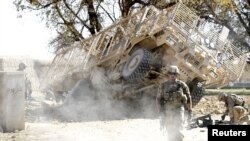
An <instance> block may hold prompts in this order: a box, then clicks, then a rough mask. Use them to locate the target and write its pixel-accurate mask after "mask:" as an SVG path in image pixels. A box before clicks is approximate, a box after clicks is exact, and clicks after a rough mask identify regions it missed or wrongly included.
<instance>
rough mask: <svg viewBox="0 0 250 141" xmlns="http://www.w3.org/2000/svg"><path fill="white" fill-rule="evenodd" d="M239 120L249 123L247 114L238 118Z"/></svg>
mask: <svg viewBox="0 0 250 141" xmlns="http://www.w3.org/2000/svg"><path fill="white" fill-rule="evenodd" d="M240 122H241V123H244V122H246V123H247V124H248V125H250V119H249V116H248V115H245V116H243V117H242V118H240Z"/></svg>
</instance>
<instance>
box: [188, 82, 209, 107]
mask: <svg viewBox="0 0 250 141" xmlns="http://www.w3.org/2000/svg"><path fill="white" fill-rule="evenodd" d="M188 86H189V90H190V94H191V99H192V106H193V107H195V106H196V105H197V104H198V103H199V102H200V100H201V98H202V97H203V95H204V93H205V88H204V87H203V86H202V84H201V83H200V82H199V80H198V79H197V78H195V79H194V80H193V81H192V82H190V83H189V85H188Z"/></svg>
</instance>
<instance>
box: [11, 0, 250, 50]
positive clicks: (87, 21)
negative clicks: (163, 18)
mask: <svg viewBox="0 0 250 141" xmlns="http://www.w3.org/2000/svg"><path fill="white" fill-rule="evenodd" d="M176 2H178V0H169V1H166V0H15V1H14V3H15V5H16V7H17V10H18V11H19V12H21V11H24V10H30V11H31V12H39V14H38V15H39V16H40V18H41V19H42V20H45V21H46V25H47V26H48V27H50V28H51V29H53V30H54V31H56V32H57V33H58V36H57V37H56V38H55V39H53V40H52V41H51V45H52V46H53V47H55V48H56V49H55V50H58V49H59V48H62V47H67V46H68V44H70V43H72V42H75V41H80V40H83V39H85V38H86V37H88V36H89V35H94V34H96V33H97V32H98V31H100V30H101V29H102V28H103V27H105V26H107V25H110V24H112V23H113V22H114V21H115V20H117V19H118V18H120V17H121V16H122V17H126V16H128V15H129V14H130V13H131V10H134V9H138V10H139V9H141V8H143V7H145V6H149V5H154V6H156V7H157V8H159V9H162V8H167V7H169V6H171V5H173V4H175V3H176ZM182 2H183V3H184V4H186V5H188V6H189V7H190V8H191V9H193V10H195V11H197V14H198V15H199V16H200V17H201V18H204V19H207V20H209V21H210V22H212V23H214V24H215V25H216V26H217V27H218V28H222V26H225V27H227V28H228V29H230V36H229V37H230V38H231V39H235V43H236V45H238V46H239V47H240V46H241V47H243V48H242V49H244V50H250V37H249V35H250V23H249V22H250V20H249V19H250V6H249V5H250V4H249V0H248V1H245V0H237V1H236V0H182ZM67 38H69V39H67ZM62 39H63V40H62ZM64 42H67V43H64ZM65 45H67V46H65Z"/></svg>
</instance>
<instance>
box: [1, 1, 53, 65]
mask: <svg viewBox="0 0 250 141" xmlns="http://www.w3.org/2000/svg"><path fill="white" fill-rule="evenodd" d="M17 17H18V13H17V11H16V7H15V5H13V3H12V0H0V56H13V57H17V56H22V57H26V56H27V57H30V58H34V59H42V60H43V59H46V60H50V59H52V58H53V57H54V55H53V54H52V53H50V52H49V48H48V43H49V40H50V38H52V35H51V34H52V32H51V30H50V29H48V28H47V27H46V26H45V23H44V22H41V21H39V18H38V17H35V16H34V15H32V14H30V13H26V14H24V15H23V16H22V18H17Z"/></svg>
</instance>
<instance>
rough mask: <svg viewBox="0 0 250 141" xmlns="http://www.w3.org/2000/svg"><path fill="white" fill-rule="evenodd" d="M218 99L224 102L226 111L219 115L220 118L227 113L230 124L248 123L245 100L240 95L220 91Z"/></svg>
mask: <svg viewBox="0 0 250 141" xmlns="http://www.w3.org/2000/svg"><path fill="white" fill-rule="evenodd" d="M218 99H219V101H222V102H224V103H225V107H226V111H225V112H224V114H223V115H222V116H221V119H222V120H224V119H225V117H226V115H228V116H229V117H230V123H231V124H241V123H243V122H247V124H249V123H250V122H249V119H248V108H246V107H245V100H244V99H243V98H242V97H240V96H238V95H236V94H226V93H220V94H219V95H218Z"/></svg>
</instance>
